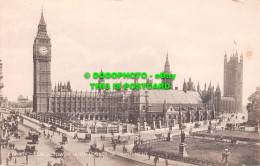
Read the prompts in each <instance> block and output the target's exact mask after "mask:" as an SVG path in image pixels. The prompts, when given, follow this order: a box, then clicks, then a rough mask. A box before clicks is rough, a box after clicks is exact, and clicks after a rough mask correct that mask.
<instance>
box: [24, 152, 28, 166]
mask: <svg viewBox="0 0 260 166" xmlns="http://www.w3.org/2000/svg"><path fill="white" fill-rule="evenodd" d="M25 159H26V165H28V153H25Z"/></svg>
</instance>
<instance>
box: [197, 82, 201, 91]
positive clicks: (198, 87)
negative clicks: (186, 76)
mask: <svg viewBox="0 0 260 166" xmlns="http://www.w3.org/2000/svg"><path fill="white" fill-rule="evenodd" d="M197 92H200V82H198V85H197Z"/></svg>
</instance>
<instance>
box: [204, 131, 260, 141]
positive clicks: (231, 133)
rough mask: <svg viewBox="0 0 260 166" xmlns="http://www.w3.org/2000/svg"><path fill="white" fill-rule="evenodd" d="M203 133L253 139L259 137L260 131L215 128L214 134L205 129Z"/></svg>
mask: <svg viewBox="0 0 260 166" xmlns="http://www.w3.org/2000/svg"><path fill="white" fill-rule="evenodd" d="M202 133H203V134H207V135H221V136H231V137H241V138H251V139H259V140H260V134H259V133H253V132H247V131H236V130H213V134H210V133H207V131H203V132H202Z"/></svg>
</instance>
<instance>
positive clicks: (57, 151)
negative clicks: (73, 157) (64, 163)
mask: <svg viewBox="0 0 260 166" xmlns="http://www.w3.org/2000/svg"><path fill="white" fill-rule="evenodd" d="M54 157H55V158H56V157H64V148H63V146H60V147H54Z"/></svg>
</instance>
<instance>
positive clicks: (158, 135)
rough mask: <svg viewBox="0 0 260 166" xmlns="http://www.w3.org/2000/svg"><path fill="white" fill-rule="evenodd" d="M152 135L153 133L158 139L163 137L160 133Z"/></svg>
mask: <svg viewBox="0 0 260 166" xmlns="http://www.w3.org/2000/svg"><path fill="white" fill-rule="evenodd" d="M154 135H155V137H156V138H159V139H160V138H162V137H163V134H162V133H161V134H154Z"/></svg>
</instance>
